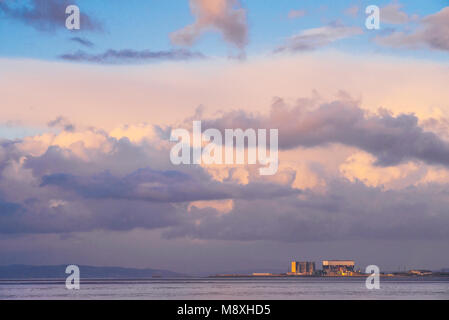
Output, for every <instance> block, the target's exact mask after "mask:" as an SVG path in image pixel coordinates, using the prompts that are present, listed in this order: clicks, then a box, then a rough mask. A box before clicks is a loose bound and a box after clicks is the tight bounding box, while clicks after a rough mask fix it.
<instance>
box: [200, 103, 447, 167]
mask: <svg viewBox="0 0 449 320" xmlns="http://www.w3.org/2000/svg"><path fill="white" fill-rule="evenodd" d="M206 126H208V127H213V128H223V129H224V128H228V127H240V128H243V129H245V128H267V129H269V128H279V147H280V148H283V149H291V148H296V147H299V146H303V147H308V148H310V147H316V146H322V145H328V144H332V143H338V144H343V145H347V146H352V147H356V148H359V149H361V150H365V151H367V152H369V153H371V154H372V155H374V156H375V157H376V158H377V161H376V164H377V165H381V166H390V165H396V164H399V163H401V162H404V161H409V160H418V161H423V162H425V163H428V164H437V165H443V166H446V167H449V143H448V142H447V141H445V140H443V139H441V138H440V137H438V136H437V135H436V134H435V133H433V132H430V131H425V130H424V129H423V128H422V127H420V126H419V124H418V118H417V117H416V116H415V115H413V114H399V115H397V116H393V115H391V114H390V113H389V112H388V111H386V110H382V109H381V110H379V113H378V114H371V113H369V112H367V111H365V110H363V109H362V108H360V107H359V106H358V102H357V101H352V100H350V99H343V100H342V99H340V100H336V101H333V102H330V103H323V104H321V105H319V106H318V107H317V108H313V109H310V108H308V105H307V103H305V104H304V103H303V102H302V101H300V102H299V103H298V105H296V106H293V107H290V106H288V105H287V104H286V103H285V102H284V101H283V100H282V99H278V100H276V101H275V102H274V104H273V106H272V109H271V112H270V114H269V115H255V114H248V113H246V112H244V111H242V110H240V111H232V112H228V113H226V114H224V115H223V116H222V117H221V118H218V119H213V120H211V121H209V122H206Z"/></svg>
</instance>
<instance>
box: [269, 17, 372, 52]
mask: <svg viewBox="0 0 449 320" xmlns="http://www.w3.org/2000/svg"><path fill="white" fill-rule="evenodd" d="M362 33H363V31H362V29H361V28H360V27H349V26H344V25H342V24H340V23H335V24H332V25H328V26H324V27H320V28H313V29H307V30H304V31H302V32H300V33H299V34H296V35H294V36H292V37H290V38H289V39H287V41H286V43H285V44H283V45H281V46H279V47H277V48H276V49H275V52H284V51H290V52H299V51H310V50H315V49H319V48H322V47H325V46H327V45H329V44H331V43H333V42H336V41H338V40H342V39H345V38H350V37H353V36H356V35H359V34H362Z"/></svg>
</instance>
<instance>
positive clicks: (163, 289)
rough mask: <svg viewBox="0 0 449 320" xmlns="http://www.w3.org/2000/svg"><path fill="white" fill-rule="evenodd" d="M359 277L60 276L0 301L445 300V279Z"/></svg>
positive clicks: (1, 293)
mask: <svg viewBox="0 0 449 320" xmlns="http://www.w3.org/2000/svg"><path fill="white" fill-rule="evenodd" d="M364 281H365V280H364V279H355V278H354V279H352V278H349V279H348V278H346V279H335V278H218V279H217V278H185V279H179V278H177V279H150V280H85V281H82V282H81V288H80V290H73V291H71V290H67V289H66V288H65V282H64V281H62V280H26V281H5V280H1V281H0V299H180V300H181V299H193V300H207V299H224V300H226V299H236V300H240V299H256V300H258V299H274V300H277V299H327V300H330V299H444V300H449V279H448V278H446V279H444V278H421V279H419V278H402V279H381V283H380V287H381V288H380V289H379V290H368V289H366V287H365V282H364Z"/></svg>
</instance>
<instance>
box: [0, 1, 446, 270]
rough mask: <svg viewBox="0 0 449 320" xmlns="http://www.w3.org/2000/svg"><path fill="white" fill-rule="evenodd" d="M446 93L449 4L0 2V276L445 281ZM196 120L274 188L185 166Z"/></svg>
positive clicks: (246, 176)
mask: <svg viewBox="0 0 449 320" xmlns="http://www.w3.org/2000/svg"><path fill="white" fill-rule="evenodd" d="M69 5H77V6H78V7H79V9H80V14H81V17H80V21H81V22H80V29H79V30H68V29H67V28H66V24H65V20H66V18H67V16H68V15H67V14H66V13H65V10H66V7H67V6H69ZM370 5H376V6H378V7H379V8H380V20H379V22H380V28H379V29H374V30H371V29H367V28H366V26H365V21H366V19H367V17H368V15H367V14H366V13H365V8H366V7H367V6H370ZM448 83H449V1H447V0H444V1H443V0H429V1H418V0H416V1H413V0H410V1H407V0H402V1H395V0H393V1H390V0H387V1H352V0H348V1H330V0H329V1H309V0H303V1H299V0H296V1H294V0H284V1H260V0H207V1H206V0H179V1H145V2H143V1H137V0H129V1H126V2H125V1H119V0H109V1H89V0H78V1H75V0H58V1H56V0H45V1H44V0H20V1H16V0H14V1H12V0H0V264H1V265H9V264H17V263H21V264H22V263H23V264H36V265H48V264H79V265H86V264H89V265H100V266H101V265H104V266H126V267H139V268H143V267H148V268H159V269H169V270H172V271H177V272H183V273H193V274H195V273H201V274H209V273H220V272H238V271H239V270H254V271H255V272H263V271H266V270H284V271H287V268H288V265H289V261H290V260H299V261H316V262H317V263H318V265H320V261H321V260H326V259H354V260H355V261H356V265H357V266H359V267H360V268H363V267H364V266H366V265H370V264H376V265H378V266H379V267H380V268H381V270H385V271H395V270H398V269H404V268H408V269H411V268H428V269H434V270H437V269H440V268H444V267H449V255H447V252H449V241H448V240H449V211H448V209H447V207H448V199H449V198H448V196H447V195H448V193H449V90H448ZM193 120H198V121H202V123H203V127H204V129H207V128H217V129H219V130H222V131H224V130H225V129H227V128H234V129H235V128H242V129H248V128H254V129H278V130H279V169H278V171H277V173H276V174H275V175H272V176H261V175H260V174H259V170H258V169H259V165H257V164H256V165H251V164H246V165H221V164H212V165H205V164H201V165H180V166H176V165H173V164H172V163H171V162H170V150H171V148H172V147H173V145H174V143H173V142H170V140H169V137H170V132H171V130H172V129H174V128H186V129H189V130H190V129H191V128H192V121H193Z"/></svg>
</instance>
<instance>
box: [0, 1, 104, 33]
mask: <svg viewBox="0 0 449 320" xmlns="http://www.w3.org/2000/svg"><path fill="white" fill-rule="evenodd" d="M30 2H31V3H30V6H27V5H24V6H17V1H14V0H5V1H0V11H3V12H4V13H5V15H6V18H9V19H14V20H18V21H20V22H22V23H25V24H27V25H30V26H32V27H34V28H36V29H37V30H40V31H53V30H56V29H62V28H65V20H66V18H67V16H66V13H65V10H66V8H67V6H69V5H73V4H76V1H69V0H31V1H30ZM80 20H81V28H82V29H83V30H90V31H101V30H102V25H101V23H99V22H98V21H96V20H95V19H94V18H92V17H91V16H89V15H87V14H86V13H84V12H83V11H81V12H80Z"/></svg>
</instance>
